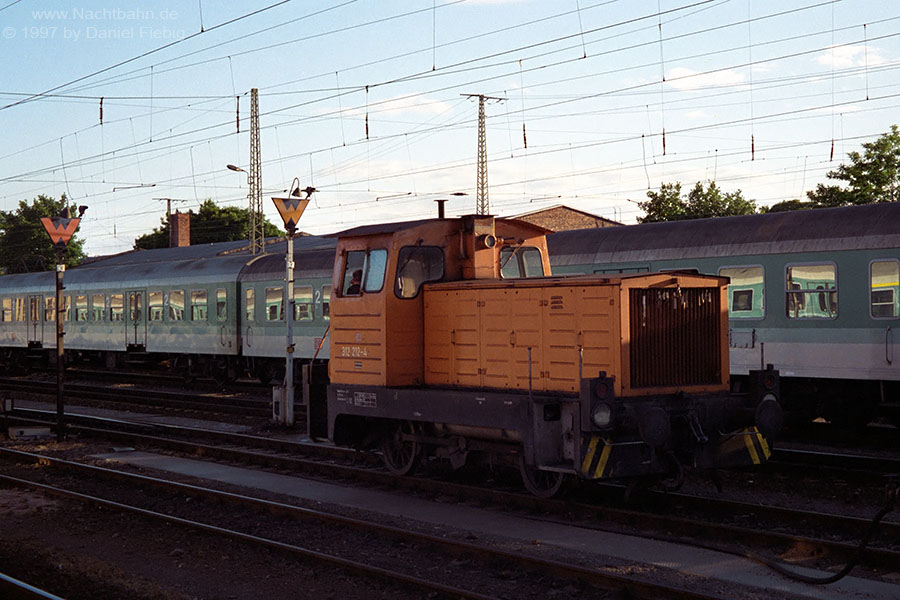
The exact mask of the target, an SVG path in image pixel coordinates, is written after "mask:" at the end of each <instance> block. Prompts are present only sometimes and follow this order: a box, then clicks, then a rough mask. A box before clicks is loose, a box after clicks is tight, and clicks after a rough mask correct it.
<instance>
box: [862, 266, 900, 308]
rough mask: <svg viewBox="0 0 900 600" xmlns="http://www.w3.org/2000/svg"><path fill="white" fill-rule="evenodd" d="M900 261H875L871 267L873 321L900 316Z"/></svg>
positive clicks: (870, 282) (870, 290)
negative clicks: (899, 296) (899, 294)
mask: <svg viewBox="0 0 900 600" xmlns="http://www.w3.org/2000/svg"><path fill="white" fill-rule="evenodd" d="M898 286H900V261H897V260H893V259H892V260H875V261H872V263H871V264H870V265H869V308H870V311H871V313H870V314H871V315H872V318H873V319H896V318H897V317H898V316H900V299H898V291H900V287H898Z"/></svg>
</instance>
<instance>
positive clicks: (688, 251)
mask: <svg viewBox="0 0 900 600" xmlns="http://www.w3.org/2000/svg"><path fill="white" fill-rule="evenodd" d="M898 235H900V203H885V204H869V205H864V206H852V207H843V208H821V209H815V210H798V211H788V212H778V213H767V214H761V215H747V216H741V217H716V218H712V219H695V220H690V221H673V222H667V223H647V224H644V225H629V226H626V227H604V228H596V229H579V230H575V231H560V232H557V233H554V234H551V235H548V236H547V244H548V246H549V251H550V256H551V258H552V260H553V264H554V265H557V266H566V265H582V264H596V263H618V262H632V261H641V260H652V259H660V258H667V259H681V258H699V257H704V256H710V257H711V256H741V255H753V254H781V253H796V252H817V251H840V250H858V249H870V248H895V247H897V244H898V242H900V237H898Z"/></svg>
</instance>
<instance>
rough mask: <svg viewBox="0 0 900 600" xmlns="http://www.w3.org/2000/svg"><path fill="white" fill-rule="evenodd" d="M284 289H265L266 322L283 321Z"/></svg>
mask: <svg viewBox="0 0 900 600" xmlns="http://www.w3.org/2000/svg"><path fill="white" fill-rule="evenodd" d="M283 303H284V289H282V288H280V287H270V288H266V321H281V320H282V319H284V309H283V308H282V306H281V305H282V304H283Z"/></svg>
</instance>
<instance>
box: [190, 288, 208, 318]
mask: <svg viewBox="0 0 900 600" xmlns="http://www.w3.org/2000/svg"><path fill="white" fill-rule="evenodd" d="M205 320H206V290H192V291H191V321H205Z"/></svg>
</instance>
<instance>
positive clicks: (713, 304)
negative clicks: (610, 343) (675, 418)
mask: <svg viewBox="0 0 900 600" xmlns="http://www.w3.org/2000/svg"><path fill="white" fill-rule="evenodd" d="M630 292H631V294H630V298H629V302H630V312H629V314H630V319H629V320H630V331H631V347H630V349H629V353H630V356H631V386H632V387H633V388H639V387H640V388H646V387H651V386H653V387H656V386H673V385H677V386H682V385H703V384H715V383H718V382H719V380H720V376H721V364H720V357H721V352H720V350H721V346H720V344H721V339H722V338H721V332H720V331H719V290H718V289H717V288H687V289H681V288H653V289H632V290H630Z"/></svg>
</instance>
